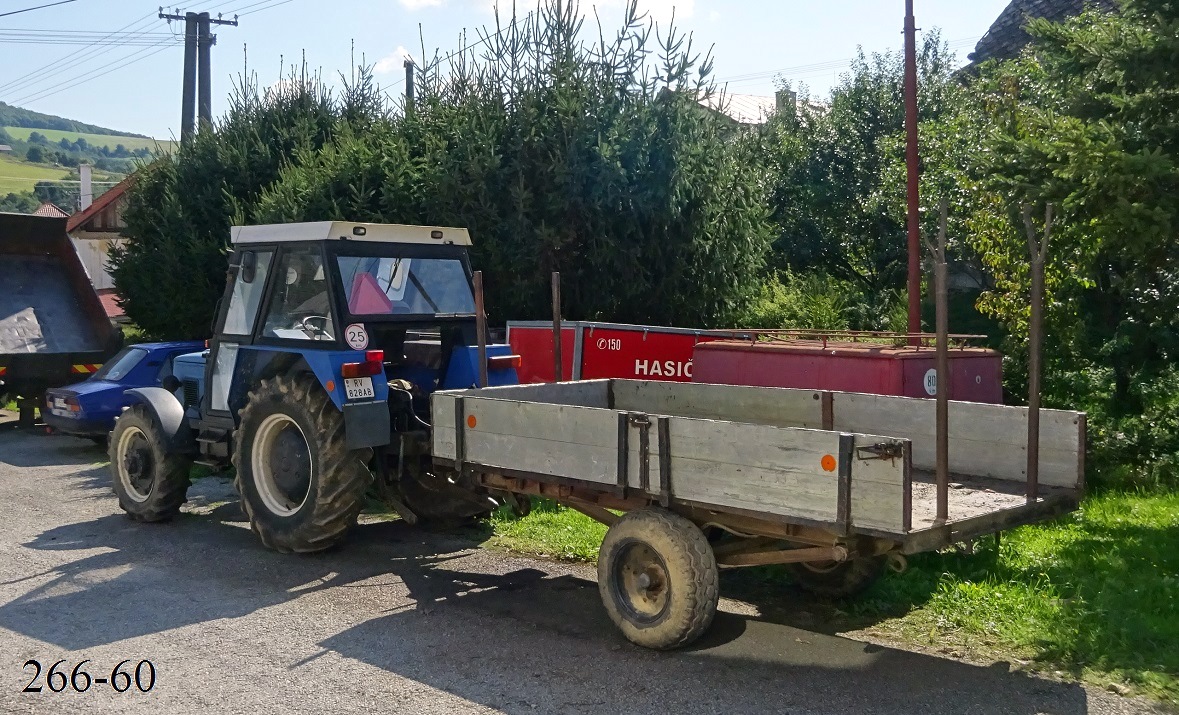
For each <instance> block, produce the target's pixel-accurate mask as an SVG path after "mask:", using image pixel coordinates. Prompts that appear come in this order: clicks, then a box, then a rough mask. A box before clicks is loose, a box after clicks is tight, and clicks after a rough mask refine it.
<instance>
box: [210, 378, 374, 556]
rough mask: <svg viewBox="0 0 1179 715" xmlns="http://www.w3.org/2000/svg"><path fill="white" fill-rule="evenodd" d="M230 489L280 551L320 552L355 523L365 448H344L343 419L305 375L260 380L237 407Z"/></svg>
mask: <svg viewBox="0 0 1179 715" xmlns="http://www.w3.org/2000/svg"><path fill="white" fill-rule="evenodd" d="M234 443H235V447H234V453H233V465H234V467H235V468H236V469H237V479H236V486H237V490H238V493H239V494H241V497H242V506H243V507H244V508H245V512H246V515H247V516H248V517H249V519H250V527H251V528H252V529H253V530H254V532H255V533H257V534H258V536H259V537H260V538H261V539H262V543H263V544H265V545H266V546H268V547H270V548H272V549H274V550H276V551H282V552H292V551H293V552H311V551H322V550H323V549H326V548H328V547H330V546H332V545H334V544H336V543H337V542H339V541H340V540H341V539H342V538H343V537H344V536H345V534H347V532H348V530H349V529H351V528H352V526H353V525H354V524H355V523H356V517H357V516H359V514H360V511H361V509H362V508H363V507H364V493H365V490H366V489H367V488H368V486H369V484H370V483H371V481H372V475H371V474H370V472H369V471H368V467H367V466H366V465H367V464H368V462H369V460H370V459H371V458H372V450H369V449H364V450H349V449H348V448H347V446H346V444H345V441H344V416H343V415H342V414H341V413H340V411H339V410H338V409H336V406H335V405H333V404H332V402H331V399H330V398H329V397H328V396H327V393H325V392H324V390H323V389H322V388H321V387H320V385H319V382H318V381H317V380H316V379H315V378H314V377H313V376H311V375H306V374H304V375H295V376H280V377H275V378H271V379H269V380H264V381H263V382H262V383H261V384H260V385H259V386H258V387H257V388H256V389H255V390H254V391H253V392H251V393H250V396H249V399H248V400H247V403H246V406H245V408H244V409H242V411H241V424H240V426H239V427H238V431H237V438H236V439H235V440H234Z"/></svg>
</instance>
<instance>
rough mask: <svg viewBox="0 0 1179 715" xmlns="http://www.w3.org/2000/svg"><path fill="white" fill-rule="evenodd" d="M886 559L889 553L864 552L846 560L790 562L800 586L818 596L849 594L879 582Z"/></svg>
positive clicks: (861, 591)
mask: <svg viewBox="0 0 1179 715" xmlns="http://www.w3.org/2000/svg"><path fill="white" fill-rule="evenodd" d="M887 563H888V557H887V556H862V557H860V558H857V559H849V560H847V561H816V562H811V563H801V564H790V572H791V574H792V575H793V576H794V580H795V582H797V583H798V585H799V587H800V588H802V589H803V590H805V591H809V592H810V593H813V594H815V595H816V596H820V597H822V598H849V597H851V596H858V595H859V594H861V593H863V592H864V591H866V590H868V587H869V586H871V585H872V584H874V583H876V580H877V579H879V578H880V576H881V575H882V574H883V573H884V567H885V566H886V565H887Z"/></svg>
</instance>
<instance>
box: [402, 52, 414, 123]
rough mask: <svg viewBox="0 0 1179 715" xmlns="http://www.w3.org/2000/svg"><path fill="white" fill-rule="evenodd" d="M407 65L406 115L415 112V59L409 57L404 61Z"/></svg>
mask: <svg viewBox="0 0 1179 715" xmlns="http://www.w3.org/2000/svg"><path fill="white" fill-rule="evenodd" d="M402 65H404V67H405V116H407V117H408V116H409V115H410V114H413V60H411V59H409V58H408V57H407V58H406V59H405V62H403V63H402Z"/></svg>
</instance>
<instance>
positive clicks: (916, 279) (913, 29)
mask: <svg viewBox="0 0 1179 715" xmlns="http://www.w3.org/2000/svg"><path fill="white" fill-rule="evenodd" d="M919 156H920V155H919V154H918V149H917V21H916V19H914V17H913V0H905V164H906V166H907V168H908V186H907V189H908V204H909V207H908V208H909V211H908V224H909V280H908V283H909V335H910V338H909V344H910V345H917V344H918V343H919V338H917V337H916V333H920V332H921V204H920V188H919V182H920V179H921V174H920V167H919V165H918V162H919ZM941 377H942V376H940V375H939V378H941Z"/></svg>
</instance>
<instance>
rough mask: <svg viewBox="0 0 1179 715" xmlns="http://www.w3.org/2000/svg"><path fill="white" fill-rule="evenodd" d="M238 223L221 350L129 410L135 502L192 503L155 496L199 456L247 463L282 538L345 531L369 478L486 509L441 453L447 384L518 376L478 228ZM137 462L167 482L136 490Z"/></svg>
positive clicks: (138, 507) (310, 540)
mask: <svg viewBox="0 0 1179 715" xmlns="http://www.w3.org/2000/svg"><path fill="white" fill-rule="evenodd" d="M231 238H232V243H233V252H232V254H231V256H230V260H229V272H228V280H227V281H226V286H225V292H224V294H223V295H222V297H221V301H220V304H219V308H218V315H217V318H216V321H215V323H214V331H213V338H212V339H211V340H210V341H209V347H208V350H206V351H205V352H203V353H198V354H190V355H186V356H184V357H183V358H182V359H179V360H178V361H177V365H176V370H175V379H174V380H173V381H171V382H169V383H168V384H166V385H164V386H163V387H161V388H156V389H155V390H154V391H153V390H152V389H150V388H145V389H143V390H139V391H137V392H138V393H139V396H138V397H139V400H140V402H141V406H139V407H133V408H132V410H131V411H129V412H128V413H124V416H125V417H126V418H127V419H126V420H124V418H122V417H121V418H120V421H121V422H123V424H124V426H125V428H124V429H122V430H120V428H119V426H118V424H116V430H115V432H116V437H119V439H115V440H114V441H113V443H112V453H111V454H112V469H113V470H114V471H115V477H116V485H119V484H121V485H122V486H123V489H122V491H121V492H120V495H121V496H122V495H123V493H124V492H125V493H126V494H128V495H130V496H127V497H126V498H121V499H120V501H121V503H122V504H123V507H124V509H126V510H127V511H128V512H129V513H132V515H136V514H138V515H139V517H140V518H145V519H154V518H156V517H157V516H158V514H159V513H160V511H161V509H163V510H164V511H168V510H171V509H173V507H174V506H175V507H176V508H178V503H177V504H176V505H173V503H172V502H167V503H166V504H164V506H162V507H161V506H160V505H159V504H156V502H157V501H159V500H161V499H164V498H165V496H166V494H168V493H169V492H168V490H167V489H165V488H163V487H162V486H159V484H160V483H161V479H162V480H163V482H165V483H170V482H168V480H167V478H166V476H167V474H165V475H164V476H163V477H161V472H160V470H161V469H165V468H166V467H167V466H168V465H169V464H172V462H170V461H168V459H180V458H184V459H189V460H195V461H199V462H202V463H205V464H209V465H211V466H215V467H224V466H228V465H229V464H230V463H232V464H233V465H234V466H235V467H236V471H237V480H238V489H239V491H240V492H241V494H242V501H243V505H244V506H245V508H246V511H247V513H248V514H250V516H251V523H252V524H253V525H254V529H255V531H257V532H258V533H259V535H261V536H262V538H263V541H265V542H266V543H268V544H269V545H271V546H273V547H274V548H277V549H279V550H295V551H312V550H318V549H321V548H326V547H327V546H328V545H330V544H331V543H334V542H335V540H337V539H338V538H339V537H340V536H341V535H342V534H343V532H344V531H345V530H346V528H347V526H348V525H350V523H351V521H354V520H355V515H356V513H357V512H358V511H359V508H360V505H361V504H362V503H363V496H364V492H365V489H367V488H368V487H370V486H375V487H376V490H375V495H376V496H377V497H378V498H381V499H384V500H385V501H386V502H387V503H389V504H390V505H391V506H393V507H394V508H395V509H396V510H397V511H399V512H400V513H401V514H402V515H403V516H405V517H406V518H407V519H408V520H410V521H416V520H418V519H429V518H431V517H437V518H438V519H462V518H467V517H470V516H472V515H478V514H481V513H486V511H487V510H488V508H489V504H491V503H490V502H489V501H488V500H487V499H486V498H485V497H484V496H481V495H480V494H479V491H478V490H477V489H472V488H470V487H469V485H464V487H463V488H461V489H460V488H459V487H458V485H457V482H456V480H455V479H453V478H450V477H448V476H446V475H438V474H436V472H435V471H434V470H431V469H430V467H429V464H430V462H429V454H430V451H429V438H430V433H431V424H432V419H431V415H430V413H429V409H430V400H429V396H430V394H431V393H433V392H434V391H436V390H440V389H456V388H467V387H477V386H491V385H511V384H516V383H517V382H518V379H517V375H516V371H515V367H516V366H517V364H518V362H519V357H517V356H515V355H512V354H511V348H510V347H509V346H507V345H487V346H486V349H485V352H483V353H481V352H480V349H479V348H478V347H476V346H477V345H478V342H479V341H478V335H477V325H478V324H479V323H478V322H477V320H476V300H475V293H474V288H473V281H472V272H471V266H470V260H469V258H468V255H467V254H468V250H469V248H470V246H471V238H470V235H469V234H468V232H467V230H466V229H463V228H446V227H434V226H404V225H391V224H366V223H351V222H342V221H324V222H317V223H297V224H275V225H264V226H238V227H234V228H233V229H232V236H231ZM480 361H486V367H487V369H486V375H487V380H486V383H487V385H480V374H481V372H482V371H481V369H480V364H479V363H480ZM148 417H151V418H152V419H148ZM148 426H151V427H152V429H154V430H158V432H159V434H153V433H152V429H148ZM126 434H131V435H132V436H131V437H125V436H124V435H126ZM136 435H138V436H136ZM156 442H160V443H161V444H162V445H163V446H158V445H157V446H156V447H153V446H152V445H153V444H155V443H156ZM157 447H158V450H157ZM165 456H166V457H167V459H165ZM165 472H167V470H166V469H165ZM167 473H170V472H167ZM136 475H138V476H136ZM460 476H461V475H460ZM136 479H138V480H139V481H140V482H141V483H142V484H143V485H146V484H148V483H149V482H150V484H151V485H153V486H152V488H151V489H149V490H148V491H146V492H142V491H141V492H136V488H135V484H136V481H135V480H136ZM177 484H178V485H179V484H180V483H179V482H177ZM185 484H186V482H185ZM157 487H159V488H157ZM179 488H180V486H176V489H179ZM116 491H119V487H118V486H116ZM136 494H138V496H136ZM325 495H326V496H325ZM324 499H326V502H325V501H324ZM341 499H343V500H344V501H342V502H341V501H340V500H341ZM145 505H146V506H145ZM350 520H351V521H350Z"/></svg>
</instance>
